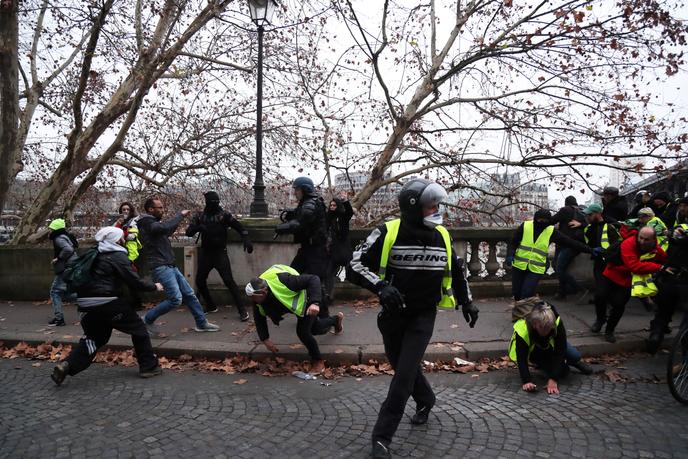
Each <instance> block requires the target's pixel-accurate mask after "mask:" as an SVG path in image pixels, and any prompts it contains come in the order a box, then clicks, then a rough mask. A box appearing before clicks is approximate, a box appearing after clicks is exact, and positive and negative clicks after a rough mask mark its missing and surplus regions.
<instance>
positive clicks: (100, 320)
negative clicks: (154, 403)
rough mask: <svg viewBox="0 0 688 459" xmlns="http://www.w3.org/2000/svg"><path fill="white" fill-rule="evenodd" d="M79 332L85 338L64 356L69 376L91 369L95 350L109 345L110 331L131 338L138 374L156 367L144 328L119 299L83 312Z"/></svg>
mask: <svg viewBox="0 0 688 459" xmlns="http://www.w3.org/2000/svg"><path fill="white" fill-rule="evenodd" d="M81 328H83V329H84V336H83V337H82V338H81V340H79V344H78V345H77V346H76V347H75V348H74V349H73V350H72V352H71V353H70V354H69V356H67V362H69V374H70V375H72V376H73V375H75V374H77V373H80V372H82V371H84V370H85V369H86V368H88V367H89V366H90V365H91V362H92V361H93V359H94V358H95V356H96V352H97V351H98V349H99V348H100V347H102V346H104V345H105V344H107V342H108V341H110V336H111V335H112V329H113V328H114V329H115V330H119V331H121V332H123V333H126V334H128V335H131V342H132V344H133V345H134V354H135V356H136V359H137V360H138V361H139V369H140V370H141V371H148V370H151V369H153V368H155V367H156V366H158V358H157V357H156V356H155V354H154V353H153V346H152V345H151V340H150V336H148V330H147V329H146V326H145V325H144V323H143V321H142V320H141V318H140V317H139V316H138V314H136V313H135V312H134V309H133V308H132V307H131V306H130V305H129V304H127V303H126V302H125V301H123V300H122V299H121V298H118V299H116V300H114V301H111V302H110V303H107V304H104V305H102V306H96V307H94V308H89V309H88V311H87V312H83V313H82V317H81Z"/></svg>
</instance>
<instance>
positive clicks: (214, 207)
mask: <svg viewBox="0 0 688 459" xmlns="http://www.w3.org/2000/svg"><path fill="white" fill-rule="evenodd" d="M203 196H205V209H204V210H203V212H205V213H206V214H214V213H216V212H217V211H218V210H220V195H219V194H217V193H216V192H215V191H208V192H206V193H204V194H203Z"/></svg>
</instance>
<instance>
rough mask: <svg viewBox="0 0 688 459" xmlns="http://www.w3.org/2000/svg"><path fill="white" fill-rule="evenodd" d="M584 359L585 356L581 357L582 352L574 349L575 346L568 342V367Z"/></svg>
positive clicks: (566, 357)
mask: <svg viewBox="0 0 688 459" xmlns="http://www.w3.org/2000/svg"><path fill="white" fill-rule="evenodd" d="M582 357H583V356H582V355H581V353H580V351H579V350H578V349H576V348H575V347H573V345H572V344H571V343H570V342H569V341H566V356H565V359H566V363H567V364H568V365H574V364H576V363H578V362H580V359H581V358H582Z"/></svg>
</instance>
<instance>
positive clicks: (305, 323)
mask: <svg viewBox="0 0 688 459" xmlns="http://www.w3.org/2000/svg"><path fill="white" fill-rule="evenodd" d="M336 320H337V319H335V318H334V317H326V318H324V319H321V318H320V317H317V316H303V317H297V318H296V336H298V337H299V340H301V342H302V343H303V345H304V346H306V349H307V350H308V355H310V356H311V360H322V355H320V347H319V346H318V342H317V341H316V340H315V338H314V336H313V335H317V334H318V333H315V330H321V329H325V330H329V329H330V327H332V326H333V325H334V324H335V323H336ZM320 334H323V333H320Z"/></svg>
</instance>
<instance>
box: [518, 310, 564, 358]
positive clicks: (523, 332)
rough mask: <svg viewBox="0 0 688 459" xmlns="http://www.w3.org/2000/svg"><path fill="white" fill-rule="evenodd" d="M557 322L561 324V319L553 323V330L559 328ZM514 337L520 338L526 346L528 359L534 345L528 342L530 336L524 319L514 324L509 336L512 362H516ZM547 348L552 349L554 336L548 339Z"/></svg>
mask: <svg viewBox="0 0 688 459" xmlns="http://www.w3.org/2000/svg"><path fill="white" fill-rule="evenodd" d="M559 322H561V317H557V320H556V321H555V322H554V327H555V328H556V327H558V326H559ZM516 335H518V336H520V337H521V339H522V340H523V341H525V342H526V344H527V345H528V357H530V353H531V352H533V349H535V343H534V342H531V341H530V334H529V333H528V324H526V319H519V320H517V321H516V323H514V333H513V335H511V341H510V342H509V358H510V359H511V360H513V361H514V362H516V361H517V359H516ZM549 347H551V348H552V349H554V336H552V337H550V339H549Z"/></svg>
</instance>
